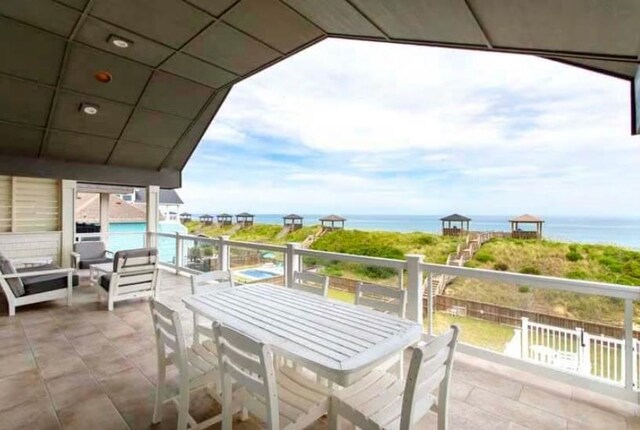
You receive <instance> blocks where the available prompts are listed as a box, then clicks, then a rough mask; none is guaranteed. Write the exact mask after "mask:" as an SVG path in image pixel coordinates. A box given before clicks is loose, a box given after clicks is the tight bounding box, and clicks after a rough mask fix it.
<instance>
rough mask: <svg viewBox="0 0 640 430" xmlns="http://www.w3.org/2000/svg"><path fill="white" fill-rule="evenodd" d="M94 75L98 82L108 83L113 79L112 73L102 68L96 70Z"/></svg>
mask: <svg viewBox="0 0 640 430" xmlns="http://www.w3.org/2000/svg"><path fill="white" fill-rule="evenodd" d="M94 76H95V77H96V80H97V81H98V82H101V83H103V84H108V83H109V82H111V80H112V79H113V76H112V75H111V73H109V72H107V71H106V70H100V71H98V72H96V73H95V75H94Z"/></svg>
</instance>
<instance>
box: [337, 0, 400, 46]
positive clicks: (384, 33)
mask: <svg viewBox="0 0 640 430" xmlns="http://www.w3.org/2000/svg"><path fill="white" fill-rule="evenodd" d="M344 1H345V3H347V4H348V5H349V6H351V8H353V10H355V11H356V12H358V14H359V15H360V16H361V17H362V18H364V19H365V21H367V22H368V23H369V24H371V25H372V26H374V27H375V28H376V30H378V31H379V32H380V34H382V35H383V36H384V38H385V39H386V40H391V37H389V35H388V34H387V32H386V31H384V30H383V29H382V27H380V26H379V25H378V23H377V22H375V21H374V20H373V19H371V18H370V17H369V15H367V14H366V13H365V12H364V11H362V10H361V9H360V8H359V7H358V6H356V5H355V4H354V3H353V1H352V0H344Z"/></svg>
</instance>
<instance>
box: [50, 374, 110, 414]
mask: <svg viewBox="0 0 640 430" xmlns="http://www.w3.org/2000/svg"><path fill="white" fill-rule="evenodd" d="M45 384H46V385H47V388H48V389H49V394H50V395H51V398H52V400H53V405H54V407H55V409H56V410H60V409H64V408H66V407H68V406H71V405H74V404H76V403H79V402H81V401H85V400H88V399H91V398H94V397H98V396H101V395H102V394H104V393H103V391H102V388H101V387H100V386H99V385H98V384H97V383H96V381H95V379H94V378H93V376H92V375H91V374H90V373H89V372H88V371H86V370H85V371H81V372H77V373H72V374H69V375H62V376H59V377H57V378H53V379H49V380H47V381H46V383H45Z"/></svg>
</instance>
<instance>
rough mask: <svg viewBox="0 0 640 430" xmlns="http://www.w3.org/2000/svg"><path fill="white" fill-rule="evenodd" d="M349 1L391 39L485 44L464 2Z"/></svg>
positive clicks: (451, 0)
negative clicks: (445, 17)
mask: <svg viewBox="0 0 640 430" xmlns="http://www.w3.org/2000/svg"><path fill="white" fill-rule="evenodd" d="M352 1H353V3H354V5H356V6H357V8H358V9H359V10H360V11H362V13H363V14H364V15H365V16H367V17H369V18H370V19H371V20H372V21H373V22H374V23H375V24H377V25H378V26H379V27H380V28H381V29H382V30H383V31H384V32H385V33H386V34H387V35H388V36H389V37H391V38H396V39H413V40H431V41H448V42H453V43H464V44H479V45H482V44H484V39H483V36H482V32H481V31H480V29H479V28H478V25H477V23H476V22H475V20H474V19H473V16H472V15H471V13H470V12H469V10H468V9H467V6H466V5H465V2H464V1H463V0H415V1H410V2H409V1H390V0H352ZM443 16H447V17H448V19H446V20H443V19H442V17H443ZM452 22H455V25H451V23H452Z"/></svg>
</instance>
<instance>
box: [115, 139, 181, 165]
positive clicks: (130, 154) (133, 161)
mask: <svg viewBox="0 0 640 430" xmlns="http://www.w3.org/2000/svg"><path fill="white" fill-rule="evenodd" d="M168 153H169V148H164V147H161V146H155V145H145V144H142V143H134V142H120V143H119V144H118V146H117V147H116V149H115V151H114V152H113V155H112V157H111V161H110V163H111V164H115V165H118V166H127V167H138V168H142V169H157V168H159V167H160V164H162V160H164V158H165V157H166V156H167V154H168Z"/></svg>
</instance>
